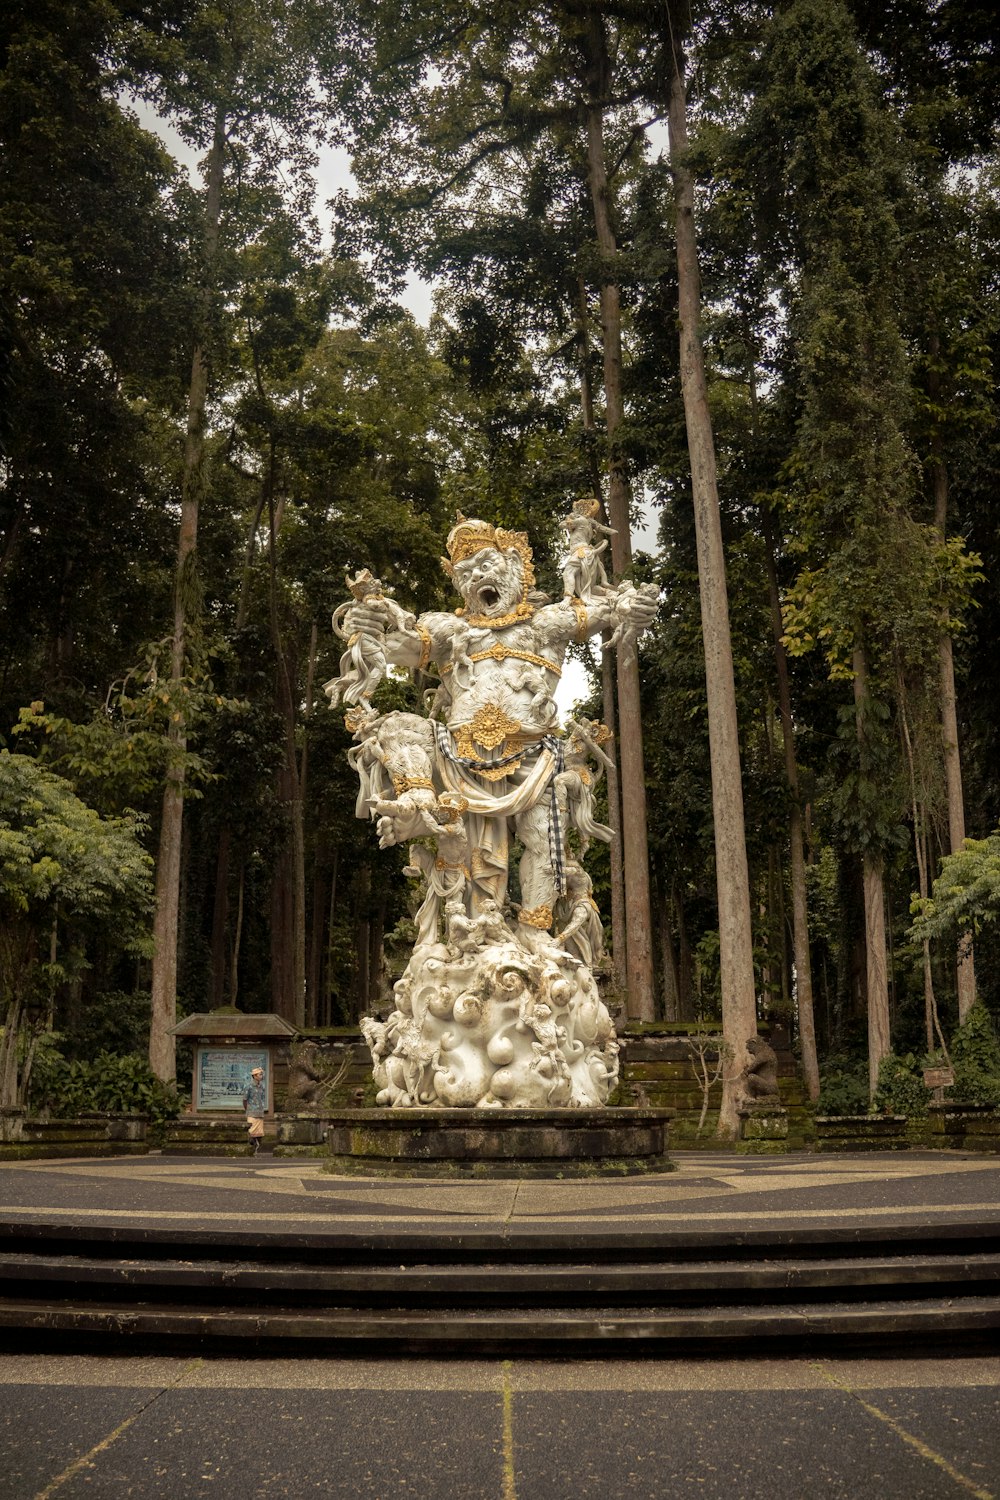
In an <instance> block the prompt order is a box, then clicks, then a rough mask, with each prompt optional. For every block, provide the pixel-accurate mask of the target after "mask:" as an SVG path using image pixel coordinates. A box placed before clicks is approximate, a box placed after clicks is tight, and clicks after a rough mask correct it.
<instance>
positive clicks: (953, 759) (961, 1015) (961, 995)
mask: <svg viewBox="0 0 1000 1500" xmlns="http://www.w3.org/2000/svg"><path fill="white" fill-rule="evenodd" d="M931 477H932V481H933V485H934V524H935V526H936V527H937V531H938V535H939V536H940V538H941V540H942V542H943V541H944V540H945V537H946V534H947V526H948V470H947V469H946V468H945V466H944V463H943V462H942V461H941V459H940V458H939V457H938V458H935V460H934V462H933V463H932V464H931ZM938 681H939V692H940V698H941V741H942V746H943V749H944V778H945V787H946V789H947V794H948V846H949V848H948V852H949V853H950V854H956V853H957V852H958V850H959V849H961V847H962V844H963V841H964V839H965V797H964V794H963V791H962V753H961V750H960V749H959V744H958V705H957V700H956V696H955V660H954V655H953V652H952V644H951V636H950V635H948V634H947V633H946V632H945V631H942V632H941V636H940V639H939V640H938ZM956 962H957V972H956V976H955V977H956V984H957V988H958V1019H959V1023H960V1024H961V1022H962V1021H964V1020H965V1018H966V1016H967V1015H968V1014H969V1011H970V1010H971V1009H972V1007H973V1006H974V1005H975V1003H976V963H975V958H974V957H973V952H972V934H971V933H969V932H966V933H963V934H962V936H961V937H960V938H959V943H958V953H957V955H956Z"/></svg>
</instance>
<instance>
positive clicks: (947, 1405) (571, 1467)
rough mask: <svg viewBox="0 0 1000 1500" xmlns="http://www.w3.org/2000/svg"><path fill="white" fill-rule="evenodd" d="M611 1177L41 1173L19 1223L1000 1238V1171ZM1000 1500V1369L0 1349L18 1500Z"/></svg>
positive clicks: (12, 1203)
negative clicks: (692, 1498) (871, 1231)
mask: <svg viewBox="0 0 1000 1500" xmlns="http://www.w3.org/2000/svg"><path fill="white" fill-rule="evenodd" d="M676 1160H677V1163H678V1170H677V1171H676V1172H674V1173H671V1174H669V1175H668V1176H663V1177H657V1178H643V1179H631V1180H628V1179H626V1180H616V1181H611V1182H572V1183H571V1182H557V1181H545V1182H540V1181H532V1182H487V1183H479V1182H473V1183H461V1182H446V1183H439V1182H429V1181H426V1180H424V1181H420V1180H411V1181H405V1182H391V1181H389V1182H387V1181H382V1182H377V1181H358V1180H355V1179H344V1178H339V1179H338V1178H334V1177H330V1176H327V1175H326V1174H324V1173H323V1172H322V1171H321V1170H320V1166H319V1163H318V1162H315V1161H308V1160H307V1161H302V1160H298V1161H296V1160H293V1161H275V1160H273V1159H271V1158H268V1157H262V1158H258V1159H256V1160H242V1159H240V1160H225V1159H222V1158H214V1159H179V1158H175V1157H147V1158H136V1159H119V1160H111V1161H101V1160H75V1161H45V1162H22V1163H17V1164H13V1165H11V1164H8V1165H5V1166H4V1167H3V1168H2V1169H0V1205H2V1207H0V1220H3V1221H5V1222H7V1223H16V1222H45V1223H49V1224H60V1223H62V1224H88V1225H116V1224H118V1225H120V1224H122V1223H123V1222H127V1223H128V1224H130V1225H135V1226H138V1225H148V1226H150V1227H157V1228H160V1229H163V1228H168V1229H176V1230H180V1231H184V1232H191V1231H196V1230H198V1229H201V1230H211V1231H212V1232H214V1233H217V1234H221V1235H224V1234H225V1232H226V1230H227V1229H237V1228H238V1229H240V1230H246V1229H247V1227H249V1226H251V1225H254V1226H256V1227H257V1228H259V1230H260V1231H261V1233H263V1234H271V1233H273V1234H274V1235H275V1236H280V1235H291V1236H294V1235H295V1234H297V1233H301V1232H303V1231H308V1230H309V1229H310V1228H313V1229H318V1228H322V1229H323V1230H325V1231H327V1232H329V1231H331V1230H334V1229H339V1230H343V1231H344V1232H348V1231H357V1232H359V1233H360V1232H364V1231H368V1232H372V1231H377V1230H380V1229H382V1230H385V1231H387V1232H388V1231H390V1230H391V1231H392V1233H393V1234H395V1235H398V1236H399V1237H400V1239H401V1240H403V1241H405V1240H406V1239H407V1238H408V1237H409V1236H411V1235H414V1236H419V1234H421V1233H426V1232H428V1231H429V1230H430V1231H433V1232H435V1233H440V1231H441V1230H442V1229H444V1228H449V1227H450V1228H451V1229H453V1230H454V1232H455V1233H456V1234H458V1235H464V1234H467V1233H476V1232H490V1231H496V1230H497V1229H499V1228H502V1227H503V1226H507V1227H511V1226H524V1227H527V1228H530V1227H531V1226H537V1227H539V1228H544V1227H545V1226H548V1227H550V1228H554V1227H556V1226H558V1227H560V1228H562V1229H564V1230H569V1231H570V1232H573V1230H574V1229H580V1230H583V1229H586V1230H588V1231H589V1232H591V1233H593V1232H595V1231H597V1230H604V1231H606V1233H607V1234H608V1236H614V1237H615V1238H616V1239H617V1241H618V1242H619V1243H620V1244H621V1245H622V1247H623V1252H624V1251H625V1249H626V1248H627V1245H628V1242H629V1237H630V1236H636V1235H641V1234H642V1233H643V1231H651V1230H662V1229H664V1228H677V1229H687V1230H692V1229H695V1230H698V1231H699V1232H702V1231H704V1232H717V1231H721V1232H725V1233H729V1232H736V1231H739V1232H744V1231H746V1230H747V1229H752V1228H754V1227H755V1226H759V1227H766V1228H769V1229H773V1228H776V1227H780V1226H783V1225H786V1224H788V1225H791V1224H797V1225H803V1224H815V1226H816V1227H817V1229H822V1228H828V1227H833V1226H837V1227H838V1228H839V1229H840V1231H841V1232H843V1230H844V1228H845V1226H859V1227H860V1226H865V1225H874V1226H877V1225H880V1224H884V1225H890V1224H891V1225H897V1224H898V1225H907V1226H910V1225H912V1226H923V1227H929V1226H931V1225H934V1224H943V1223H945V1222H947V1223H950V1224H953V1225H959V1226H960V1225H961V1224H962V1223H963V1222H969V1223H972V1222H976V1223H980V1224H981V1223H982V1222H983V1221H984V1220H986V1221H990V1220H992V1219H996V1220H997V1221H998V1222H1000V1162H998V1161H997V1160H996V1159H992V1158H987V1159H984V1158H980V1157H973V1156H958V1155H943V1154H930V1153H928V1154H926V1155H916V1154H911V1153H900V1154H898V1155H892V1154H885V1155H879V1156H877V1157H876V1156H863V1157H853V1158H850V1157H830V1158H823V1157H815V1156H805V1155H802V1156H788V1157H782V1158H771V1159H765V1158H757V1159H753V1158H749V1159H748V1158H735V1157H733V1156H731V1155H723V1154H721V1153H719V1154H716V1153H712V1154H708V1153H686V1154H685V1153H677V1156H676ZM132 1495H134V1496H143V1497H145V1500H189V1497H190V1500H193V1497H198V1500H201V1497H214V1500H229V1497H230V1496H232V1497H234V1500H237V1497H238V1500H250V1497H253V1500H255V1497H262V1500H263V1497H271V1496H275V1497H277V1496H290V1497H304V1496H312V1495H315V1496H332V1497H356V1500H392V1497H396V1496H399V1497H405V1496H413V1497H420V1500H439V1497H440V1500H590V1497H593V1500H597V1497H600V1500H616V1497H619V1496H620V1497H626V1496H627V1497H629V1500H658V1497H665V1500H673V1497H675V1496H677V1497H681V1496H689V1495H698V1496H702V1497H706V1500H723V1497H724V1500H757V1497H760V1500H765V1497H766V1500H786V1497H787V1500H802V1497H813V1496H823V1497H827V1496H829V1497H844V1500H853V1497H864V1500H921V1497H926V1500H937V1497H960V1496H970V1495H971V1496H979V1497H984V1500H988V1497H994V1500H1000V1357H993V1356H992V1355H991V1354H989V1355H987V1356H985V1357H974V1358H970V1357H963V1358H952V1359H938V1360H933V1361H932V1360H925V1359H911V1358H896V1359H888V1358H887V1359H877V1358H875V1359H872V1358H865V1359H850V1358H826V1357H812V1356H811V1355H810V1353H809V1351H808V1350H807V1351H806V1352H805V1353H804V1354H802V1355H801V1356H800V1357H796V1358H793V1359H765V1358H759V1359H758V1358H753V1357H750V1358H745V1359H740V1360H738V1361H733V1360H718V1361H706V1360H693V1359H675V1358H672V1359H663V1358H647V1359H637V1360H631V1359H629V1360H620V1359H604V1360H597V1359H592V1358H587V1359H575V1360H567V1361H559V1362H555V1361H550V1360H545V1361H543V1360H532V1359H515V1360H494V1359H479V1360H458V1359H455V1360H426V1359H399V1358H390V1357H385V1358H382V1359H378V1358H368V1359H325V1360H316V1359H296V1360H290V1359H289V1360H285V1359H263V1358H261V1359H256V1360H246V1359H222V1358H212V1359H207V1358H206V1359H187V1358H176V1357H148V1356H146V1355H143V1354H137V1355H134V1356H131V1357H85V1356H81V1355H76V1354H69V1355H55V1354H51V1355H50V1354H45V1355H36V1354H32V1353H30V1352H29V1353H24V1354H17V1355H7V1356H3V1357H0V1497H3V1500H50V1497H53V1500H55V1497H58V1500H83V1497H90V1500H118V1497H124V1496H132Z"/></svg>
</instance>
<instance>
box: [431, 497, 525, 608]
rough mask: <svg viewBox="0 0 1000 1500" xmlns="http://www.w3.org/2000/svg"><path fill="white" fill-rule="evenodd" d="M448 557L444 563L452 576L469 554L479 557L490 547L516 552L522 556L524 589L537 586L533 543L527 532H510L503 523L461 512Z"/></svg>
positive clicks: (449, 535) (449, 544)
mask: <svg viewBox="0 0 1000 1500" xmlns="http://www.w3.org/2000/svg"><path fill="white" fill-rule="evenodd" d="M447 547H448V556H447V557H442V559H441V566H442V567H443V568H444V570H445V572H446V573H447V574H448V577H449V578H450V577H451V576H452V574H453V572H454V570H455V564H456V563H459V562H464V561H465V559H466V558H467V557H475V555H476V553H477V552H482V551H483V550H484V548H486V547H493V548H495V549H496V551H497V552H516V553H517V554H518V556H519V557H520V559H521V566H522V569H523V575H524V589H525V591H527V590H528V589H529V588H533V587H534V583H535V569H534V566H533V563H532V552H531V546H530V544H529V542H528V534H527V532H526V531H506V530H504V528H503V527H502V526H493V525H492V524H491V523H490V522H489V521H471V520H469V518H468V517H467V516H463V515H462V512H461V511H459V512H458V515H457V517H456V519H455V524H454V526H453V527H452V528H451V530H450V531H449V533H448V541H447Z"/></svg>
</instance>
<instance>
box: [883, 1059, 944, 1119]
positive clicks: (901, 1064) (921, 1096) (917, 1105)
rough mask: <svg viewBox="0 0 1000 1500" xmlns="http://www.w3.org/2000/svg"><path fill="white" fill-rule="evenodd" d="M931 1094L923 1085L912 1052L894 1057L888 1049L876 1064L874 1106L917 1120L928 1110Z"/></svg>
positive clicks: (921, 1073)
mask: <svg viewBox="0 0 1000 1500" xmlns="http://www.w3.org/2000/svg"><path fill="white" fill-rule="evenodd" d="M929 1101H930V1093H929V1091H928V1089H927V1088H926V1086H925V1084H924V1079H923V1071H922V1062H921V1059H920V1058H918V1057H915V1056H914V1054H913V1053H912V1052H907V1053H905V1054H904V1055H903V1056H902V1057H897V1056H896V1054H895V1053H894V1052H890V1053H889V1054H888V1055H887V1056H886V1057H883V1059H882V1061H881V1062H880V1063H879V1069H878V1081H877V1083H876V1085H875V1097H874V1099H873V1100H872V1103H873V1105H874V1108H875V1109H876V1110H881V1111H882V1113H883V1114H887V1115H906V1116H907V1118H908V1119H920V1118H921V1117H922V1116H923V1115H925V1114H926V1113H927V1105H928V1103H929Z"/></svg>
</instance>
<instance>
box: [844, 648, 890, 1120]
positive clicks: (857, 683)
mask: <svg viewBox="0 0 1000 1500" xmlns="http://www.w3.org/2000/svg"><path fill="white" fill-rule="evenodd" d="M853 666H854V711H855V724H856V726H857V737H858V744H859V746H863V745H864V742H865V736H866V733H867V730H866V725H865V717H866V712H867V705H868V663H867V660H866V658H865V652H864V647H862V646H856V647H855V650H854V661H853ZM861 876H862V882H863V886H864V905H865V995H866V1001H867V1006H868V1085H869V1092H870V1093H871V1095H872V1097H873V1098H874V1096H875V1089H876V1086H877V1084H878V1070H879V1064H880V1063H881V1061H882V1059H883V1057H887V1056H888V1054H889V1050H890V1042H889V1034H890V1026H889V966H888V957H887V949H886V931H885V871H884V865H883V860H882V855H881V853H879V852H878V851H877V850H875V849H872V848H870V847H869V848H867V849H866V850H865V852H864V856H863V861H862V867H861Z"/></svg>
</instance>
